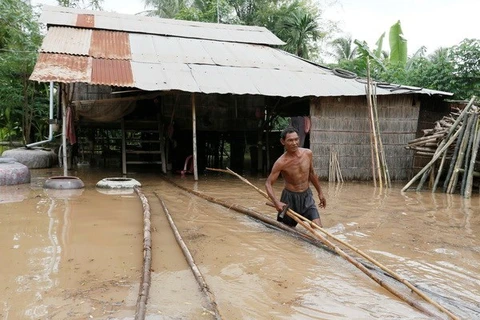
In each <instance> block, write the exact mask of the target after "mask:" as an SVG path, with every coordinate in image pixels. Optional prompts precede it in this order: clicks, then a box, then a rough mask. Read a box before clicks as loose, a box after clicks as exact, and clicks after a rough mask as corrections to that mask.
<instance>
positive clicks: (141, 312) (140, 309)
mask: <svg viewBox="0 0 480 320" xmlns="http://www.w3.org/2000/svg"><path fill="white" fill-rule="evenodd" d="M134 190H135V192H136V193H137V195H138V197H139V198H140V201H141V202H142V207H143V267H142V278H141V283H140V291H139V294H138V299H137V308H136V311H135V320H144V319H145V314H146V311H147V301H148V294H149V291H150V282H151V268H152V235H151V220H150V205H149V204H148V200H147V198H146V197H145V195H144V194H143V192H142V190H141V189H140V188H138V187H134Z"/></svg>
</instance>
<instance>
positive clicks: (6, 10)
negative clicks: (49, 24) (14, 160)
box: [0, 0, 47, 142]
mask: <svg viewBox="0 0 480 320" xmlns="http://www.w3.org/2000/svg"><path fill="white" fill-rule="evenodd" d="M37 19H38V18H37V17H36V15H35V13H34V12H33V10H32V8H31V6H30V5H28V4H27V3H25V2H23V1H18V0H3V1H1V2H0V39H1V40H0V128H1V129H0V131H1V133H0V135H1V136H2V137H0V139H8V140H11V139H23V140H25V141H26V142H29V141H30V139H31V138H34V137H35V135H37V136H41V135H42V132H39V131H37V130H38V129H39V128H40V126H39V125H38V124H37V123H36V121H38V120H37V119H38V118H36V117H34V116H35V115H39V114H41V113H45V112H46V111H47V108H46V107H45V105H42V101H45V98H43V99H39V98H38V93H39V92H38V89H39V87H40V85H39V84H36V83H33V82H30V81H29V80H28V78H29V76H30V74H31V73H32V71H33V67H34V65H35V61H36V58H37V49H38V47H39V46H40V43H41V39H42V37H41V35H40V31H39V26H38V23H37ZM32 127H33V128H34V131H33V133H32V132H31V129H32ZM35 128H36V129H35Z"/></svg>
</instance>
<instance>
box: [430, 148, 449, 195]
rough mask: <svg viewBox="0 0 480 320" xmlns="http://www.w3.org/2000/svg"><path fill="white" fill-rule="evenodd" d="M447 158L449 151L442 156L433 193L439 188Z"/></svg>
mask: <svg viewBox="0 0 480 320" xmlns="http://www.w3.org/2000/svg"><path fill="white" fill-rule="evenodd" d="M446 158H447V153H446V152H444V153H443V156H442V160H441V161H440V167H439V168H438V171H437V176H436V177H435V182H434V183H433V187H432V193H434V192H435V191H436V190H437V185H438V182H439V181H440V176H441V175H442V171H443V165H444V164H445V159H446Z"/></svg>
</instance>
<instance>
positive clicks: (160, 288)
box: [0, 169, 480, 319]
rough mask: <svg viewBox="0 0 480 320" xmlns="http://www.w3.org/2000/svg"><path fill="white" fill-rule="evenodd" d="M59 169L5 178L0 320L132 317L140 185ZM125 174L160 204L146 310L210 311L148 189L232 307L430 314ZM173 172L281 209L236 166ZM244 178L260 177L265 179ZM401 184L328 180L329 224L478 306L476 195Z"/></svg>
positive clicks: (450, 297)
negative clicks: (61, 182)
mask: <svg viewBox="0 0 480 320" xmlns="http://www.w3.org/2000/svg"><path fill="white" fill-rule="evenodd" d="M60 174H61V171H60V170H57V169H54V170H33V171H32V177H33V178H32V183H31V184H30V185H21V186H10V187H0V253H1V264H0V319H88V318H94V319H133V317H134V314H135V305H136V300H137V296H138V291H139V282H140V276H141V270H142V258H143V245H142V242H143V215H142V212H143V210H142V206H141V203H140V201H139V198H138V196H137V195H136V194H135V193H132V192H130V193H123V194H119V193H116V194H115V193H106V192H105V191H103V192H100V191H101V190H97V189H96V188H95V184H96V182H97V181H99V180H100V179H102V178H105V177H113V176H118V173H116V172H106V171H105V172H100V171H88V170H87V169H82V170H79V171H77V172H72V173H71V174H72V175H76V176H78V177H80V178H81V179H82V180H83V181H84V182H85V185H86V188H85V189H84V190H81V191H79V192H76V193H74V192H68V193H65V192H60V190H57V191H55V192H52V190H50V192H46V191H45V190H43V189H42V185H43V181H44V180H45V179H46V178H48V177H50V176H54V175H60ZM130 176H131V177H133V178H135V179H137V180H139V181H140V182H141V183H142V185H143V186H142V190H143V192H144V193H145V195H146V196H147V197H148V199H149V202H150V206H151V213H152V228H153V233H152V237H153V248H152V252H153V261H152V271H153V272H152V284H151V290H150V299H149V302H148V308H147V310H148V312H147V319H212V316H211V314H210V313H209V312H208V309H209V305H208V302H207V300H206V298H205V296H204V295H203V294H202V292H201V291H200V289H199V286H198V284H197V282H196V281H195V278H194V276H193V274H192V272H191V271H190V269H189V267H188V264H187V263H186V261H185V258H184V257H183V254H182V253H181V251H180V249H179V247H178V245H177V243H176V242H175V239H174V237H173V234H172V231H171V229H170V227H169V226H168V223H167V220H166V218H165V214H164V212H163V210H162V208H161V206H160V203H159V201H158V199H157V198H156V197H155V194H154V192H156V193H157V194H158V195H159V196H160V197H161V199H162V200H163V201H164V202H165V204H166V205H167V207H168V210H169V212H170V214H171V215H172V218H173V220H174V221H175V224H176V226H177V228H178V230H179V232H180V234H181V235H182V237H183V240H184V241H185V243H186V244H187V246H188V248H189V250H190V252H191V253H192V255H193V258H194V259H195V262H196V264H197V266H198V267H199V269H200V271H201V273H202V275H203V277H204V279H205V281H206V283H207V284H208V286H209V288H210V290H211V292H212V293H213V294H214V296H215V299H216V302H217V304H218V310H219V312H220V314H221V315H222V316H223V318H224V319H429V318H430V317H429V316H427V315H425V314H423V313H421V312H420V311H418V310H416V309H414V308H413V307H411V306H410V305H408V304H407V303H405V302H403V301H401V300H400V299H398V298H397V297H395V296H393V295H392V294H391V293H389V292H388V291H386V290H385V289H384V288H382V287H380V286H379V285H378V284H377V283H376V282H374V281H373V280H371V279H370V278H368V277H367V276H366V275H364V274H363V273H362V272H360V271H359V270H358V269H357V268H355V267H354V266H353V265H352V264H350V263H349V262H347V261H345V260H344V259H342V258H341V257H339V256H338V255H334V254H332V253H330V252H329V251H326V250H322V249H320V248H318V247H315V246H312V245H311V244H309V243H306V242H303V241H300V240H298V239H296V238H293V237H291V236H289V235H286V234H285V233H284V232H281V231H278V230H276V229H274V228H271V227H267V226H266V225H264V224H262V223H259V222H257V221H256V220H254V219H252V218H250V217H248V216H245V215H243V214H240V213H238V212H236V211H233V210H229V209H227V208H224V207H222V206H219V205H215V204H212V203H209V202H207V201H205V200H203V199H201V198H199V197H196V196H193V195H191V194H189V193H187V192H185V191H182V190H180V189H179V188H177V187H174V186H172V185H171V184H169V183H168V182H166V181H164V180H162V179H161V177H160V176H156V175H152V174H150V175H147V174H141V173H139V174H132V175H130ZM174 179H175V181H176V183H179V184H181V185H183V186H185V187H188V188H191V189H194V190H196V191H199V192H202V193H205V194H207V195H209V196H213V197H215V198H217V199H220V200H223V201H230V202H232V203H235V204H238V205H242V206H245V207H248V208H250V209H252V210H256V211H259V212H263V213H265V214H268V215H270V216H272V217H273V216H274V214H273V212H272V209H271V208H270V207H268V206H266V205H265V199H264V198H263V197H262V196H261V195H260V194H259V193H258V192H257V191H255V190H254V189H253V188H251V187H249V186H248V185H246V184H245V183H243V182H241V181H240V180H238V179H237V178H235V177H232V176H225V175H217V174H213V173H208V174H206V175H202V176H200V181H199V182H194V181H193V179H192V177H187V178H186V179H181V178H180V177H174ZM249 180H250V181H251V182H252V183H254V184H255V185H257V186H258V187H259V188H261V189H263V184H264V182H265V180H264V179H263V178H258V177H249ZM402 187H403V184H401V185H400V184H399V185H397V186H395V187H393V188H391V189H388V190H380V189H379V188H374V187H373V186H372V185H371V184H368V183H344V184H341V185H340V184H328V183H323V188H324V192H325V194H326V197H327V209H326V210H324V211H322V219H323V223H324V226H325V227H326V228H327V230H329V231H330V232H332V233H333V234H334V235H335V236H337V237H338V238H341V239H342V240H344V241H347V242H349V243H350V244H352V245H353V246H355V247H357V248H359V249H361V250H363V251H364V252H365V253H367V254H369V255H371V256H372V257H374V258H375V259H376V260H378V261H379V262H381V263H382V264H383V265H385V266H387V267H388V268H390V269H392V270H393V271H395V272H396V273H398V274H400V275H401V276H403V277H405V278H406V279H408V280H409V281H410V282H412V283H414V284H415V285H417V286H418V287H419V288H421V289H422V291H424V292H426V293H427V294H428V295H429V296H430V297H431V298H432V299H433V300H435V301H437V302H438V303H440V304H441V305H443V306H445V307H446V308H447V309H449V310H451V311H452V312H453V313H454V314H456V315H458V316H459V317H461V318H463V319H475V318H480V305H479V302H478V301H480V276H479V273H478V270H480V239H479V238H478V237H479V235H480V197H479V195H478V193H477V194H475V195H474V196H473V198H471V199H469V200H466V199H463V198H462V197H460V196H459V195H446V194H443V193H438V194H431V193H429V192H424V193H415V192H406V193H402V192H400V189H401V188H402ZM277 191H278V192H279V191H280V184H278V186H277ZM297 228H298V229H301V227H297ZM418 299H420V298H418ZM434 310H435V309H434Z"/></svg>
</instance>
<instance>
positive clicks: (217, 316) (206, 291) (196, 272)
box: [154, 192, 222, 320]
mask: <svg viewBox="0 0 480 320" xmlns="http://www.w3.org/2000/svg"><path fill="white" fill-rule="evenodd" d="M154 194H155V196H156V197H157V198H158V200H159V201H160V204H161V205H162V208H163V212H164V213H165V216H166V217H167V220H168V224H169V225H170V228H171V229H172V231H173V235H174V236H175V240H177V243H178V245H179V246H180V248H181V249H182V252H183V255H184V256H185V259H187V262H188V265H189V266H190V269H192V272H193V275H194V276H195V279H196V280H197V282H198V285H199V286H200V288H201V289H202V292H203V293H204V294H205V296H206V297H207V299H208V302H209V304H210V307H211V308H212V310H209V311H210V313H211V314H212V315H214V316H215V319H218V320H221V319H222V316H221V315H220V311H218V305H217V302H216V300H215V295H214V294H213V293H212V291H211V290H210V287H209V286H208V284H207V282H206V281H205V278H204V277H203V275H202V273H201V272H200V269H199V268H198V266H197V265H196V263H195V260H194V259H193V256H192V254H191V253H190V250H188V247H187V245H186V244H185V241H183V238H182V236H181V235H180V232H179V231H178V228H177V226H176V225H175V222H174V221H173V219H172V216H171V215H170V212H169V211H168V208H167V205H166V204H165V202H164V201H163V200H162V198H161V197H160V196H159V195H158V193H156V192H154Z"/></svg>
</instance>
